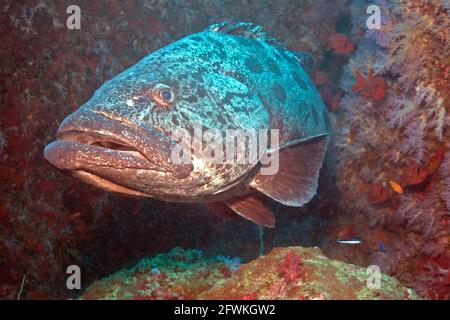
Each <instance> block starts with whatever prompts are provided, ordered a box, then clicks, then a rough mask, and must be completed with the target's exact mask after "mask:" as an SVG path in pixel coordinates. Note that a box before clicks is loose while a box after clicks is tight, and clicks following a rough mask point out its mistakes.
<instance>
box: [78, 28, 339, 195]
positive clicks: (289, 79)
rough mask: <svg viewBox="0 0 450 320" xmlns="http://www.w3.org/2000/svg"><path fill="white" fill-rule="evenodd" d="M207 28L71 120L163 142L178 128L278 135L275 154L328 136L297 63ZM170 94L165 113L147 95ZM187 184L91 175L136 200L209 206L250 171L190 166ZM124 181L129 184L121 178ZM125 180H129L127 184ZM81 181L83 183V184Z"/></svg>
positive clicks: (150, 59)
mask: <svg viewBox="0 0 450 320" xmlns="http://www.w3.org/2000/svg"><path fill="white" fill-rule="evenodd" d="M215 29H217V28H216V27H214V26H212V27H210V28H208V29H206V30H205V31H203V32H200V33H197V34H193V35H190V36H187V37H185V38H183V39H181V40H179V41H176V42H174V43H172V44H170V45H168V46H166V47H163V48H162V49H160V50H158V51H156V52H154V53H152V54H150V55H148V56H147V57H145V58H144V59H142V60H141V61H140V62H138V63H136V64H135V65H133V66H132V67H130V68H129V69H127V70H125V71H124V72H122V73H120V74H119V75H117V76H116V77H114V78H113V79H111V80H110V81H108V82H106V83H105V84H103V85H102V86H101V87H100V88H99V89H98V90H97V91H96V92H95V94H94V96H93V97H92V98H91V99H90V100H89V101H88V102H87V103H86V104H84V105H83V106H82V107H81V108H80V109H79V110H78V111H77V112H76V113H75V114H74V115H72V117H76V116H77V114H78V115H80V114H82V113H84V112H92V113H96V114H102V115H104V116H105V117H108V118H110V119H118V120H123V121H126V122H128V123H131V124H132V125H134V126H137V127H151V128H155V129H156V130H158V131H159V132H162V133H163V134H165V135H166V136H169V137H170V134H171V133H172V132H173V131H174V130H177V129H179V128H182V129H186V130H189V131H190V132H193V127H194V124H202V126H203V127H204V128H205V129H209V128H215V129H219V130H220V131H221V132H223V133H225V130H226V129H242V128H244V129H279V130H280V148H281V147H284V146H286V145H291V144H295V143H298V142H300V141H306V140H308V139H311V138H313V137H319V136H324V135H328V134H330V129H329V125H328V123H327V115H326V109H325V107H324V104H323V102H322V100H321V98H320V95H319V94H318V92H317V90H316V88H315V87H314V85H313V84H312V82H311V80H310V78H309V76H308V74H307V73H306V72H305V70H303V68H302V66H301V65H300V63H299V61H298V60H297V59H296V58H295V55H294V54H292V53H290V52H289V51H287V50H286V49H284V48H283V47H281V46H277V45H273V44H271V43H269V42H265V41H262V40H258V39H255V38H251V37H248V36H245V35H244V36H243V35H234V34H228V33H223V32H215V31H214V30H215ZM158 84H163V85H167V86H169V87H170V88H172V90H173V92H174V94H175V99H174V102H173V103H172V104H171V106H170V107H169V108H167V107H163V106H161V105H160V104H158V103H157V102H156V101H154V100H153V99H152V98H151V95H150V94H149V91H150V90H151V88H153V87H154V86H155V85H158ZM193 165H194V169H193V171H192V172H191V173H190V174H189V176H187V177H185V178H183V179H177V178H174V177H172V176H170V174H168V173H166V172H139V171H136V170H135V169H129V170H128V169H125V170H122V171H121V172H120V173H116V174H115V175H111V174H110V173H109V172H108V168H101V169H98V168H96V169H95V170H94V171H95V172H96V173H98V174H99V175H100V176H102V177H106V178H107V179H109V180H110V181H112V182H114V183H117V184H119V185H122V186H126V187H127V188H129V189H132V190H136V191H138V192H139V195H147V196H152V197H156V198H160V199H163V200H168V201H180V202H199V201H211V200H213V199H215V196H213V195H218V194H221V192H222V191H223V190H227V189H228V187H229V186H230V185H233V186H234V185H238V184H239V183H241V181H242V184H244V181H245V184H248V179H251V176H254V175H255V174H256V172H257V168H255V165H251V164H245V165H213V164H208V163H204V162H203V161H202V159H193ZM127 177H128V178H127ZM129 177H133V178H132V179H130V178H129ZM81 178H83V177H81Z"/></svg>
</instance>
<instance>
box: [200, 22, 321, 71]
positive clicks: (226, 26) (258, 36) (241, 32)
mask: <svg viewBox="0 0 450 320" xmlns="http://www.w3.org/2000/svg"><path fill="white" fill-rule="evenodd" d="M206 30H208V31H211V32H220V33H226V34H231V35H235V36H242V37H247V38H251V39H255V40H258V41H261V42H265V43H267V44H270V45H272V46H274V47H277V48H278V49H279V50H282V51H284V52H286V53H287V54H289V55H290V56H291V57H292V58H294V59H295V60H297V61H298V62H299V63H300V64H301V66H302V67H303V69H305V71H306V72H308V73H309V72H310V71H311V69H312V67H313V65H314V59H313V57H312V56H311V55H310V54H309V53H306V52H295V51H289V50H288V49H286V48H285V47H284V46H283V45H282V44H281V43H280V42H279V41H278V40H277V39H275V38H272V37H270V36H268V35H267V33H266V32H264V30H263V28H262V27H261V26H260V25H257V24H254V23H252V22H239V23H232V22H230V21H224V22H221V23H216V24H213V25H210V26H209V27H208V28H206Z"/></svg>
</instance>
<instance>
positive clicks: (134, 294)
mask: <svg viewBox="0 0 450 320" xmlns="http://www.w3.org/2000/svg"><path fill="white" fill-rule="evenodd" d="M237 263H238V260H236V259H231V258H224V257H220V256H218V257H212V256H207V255H205V254H203V253H202V252H201V251H199V250H192V249H191V250H183V249H180V248H175V249H173V250H172V251H170V252H169V253H167V254H160V255H158V256H156V257H155V258H152V259H143V260H141V261H140V262H139V263H138V264H137V265H136V266H135V267H134V268H131V269H129V270H125V269H124V270H121V271H119V272H117V273H115V274H113V275H112V276H110V277H108V278H105V279H103V280H100V281H97V282H95V283H94V284H92V285H91V286H90V287H88V288H87V289H86V291H85V293H84V294H83V295H82V297H81V298H82V299H238V300H255V299H296V300H297V299H298V300H309V299H359V300H367V299H368V300H370V299H386V300H387V299H419V297H418V296H417V295H416V293H415V292H414V291H413V290H411V289H408V288H406V287H404V286H403V285H402V284H401V283H400V282H399V281H398V280H396V279H395V278H393V277H389V276H387V275H385V274H380V286H379V288H378V289H370V288H369V287H368V285H367V281H368V278H369V277H370V276H371V275H373V273H372V272H369V271H368V270H366V268H363V267H359V266H356V265H352V264H347V263H344V262H341V261H337V260H331V259H329V258H327V257H325V256H324V255H323V253H322V251H321V250H320V249H319V248H302V247H287V248H281V247H280V248H275V249H273V250H272V251H271V252H270V253H268V254H267V255H265V256H261V257H259V258H257V259H255V260H252V261H250V262H248V263H246V264H243V265H241V266H240V267H239V268H238V269H237V270H236V271H234V269H235V268H236V267H237V265H236V264H237Z"/></svg>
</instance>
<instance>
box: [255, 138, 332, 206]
mask: <svg viewBox="0 0 450 320" xmlns="http://www.w3.org/2000/svg"><path fill="white" fill-rule="evenodd" d="M328 140H329V137H328V136H323V137H318V138H314V139H311V140H309V141H306V142H303V143H298V144H295V145H292V146H288V147H284V148H283V149H281V150H280V151H279V152H280V153H279V161H280V162H279V170H278V172H277V173H276V174H274V175H261V173H258V174H257V175H256V176H255V178H254V180H253V181H252V182H251V183H250V186H251V187H253V188H255V189H256V190H258V191H260V192H262V193H264V194H265V195H267V196H269V197H271V198H272V199H274V200H276V201H278V202H280V203H282V204H284V205H287V206H291V207H300V206H302V205H304V204H305V203H307V202H309V201H310V200H311V199H312V198H313V197H314V195H315V194H316V191H317V182H318V180H319V172H320V168H321V167H322V162H323V158H324V156H325V152H326V149H327V144H328Z"/></svg>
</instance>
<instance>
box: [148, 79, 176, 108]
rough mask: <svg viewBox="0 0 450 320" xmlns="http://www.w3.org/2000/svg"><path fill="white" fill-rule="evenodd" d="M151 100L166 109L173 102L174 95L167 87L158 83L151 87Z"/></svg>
mask: <svg viewBox="0 0 450 320" xmlns="http://www.w3.org/2000/svg"><path fill="white" fill-rule="evenodd" d="M153 99H155V100H156V102H158V103H159V104H161V105H163V106H166V107H168V106H170V104H171V103H172V102H173V101H174V100H175V93H174V92H173V90H172V88H171V87H169V86H168V85H166V84H162V83H158V84H157V85H155V86H154V87H153Z"/></svg>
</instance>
